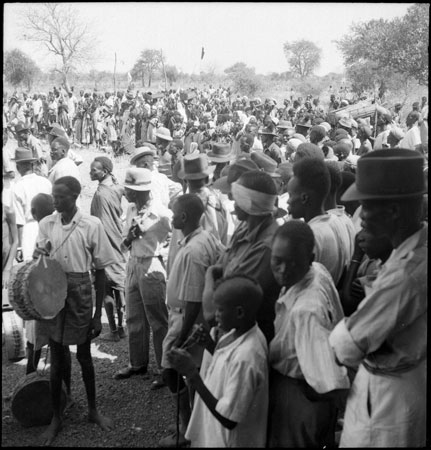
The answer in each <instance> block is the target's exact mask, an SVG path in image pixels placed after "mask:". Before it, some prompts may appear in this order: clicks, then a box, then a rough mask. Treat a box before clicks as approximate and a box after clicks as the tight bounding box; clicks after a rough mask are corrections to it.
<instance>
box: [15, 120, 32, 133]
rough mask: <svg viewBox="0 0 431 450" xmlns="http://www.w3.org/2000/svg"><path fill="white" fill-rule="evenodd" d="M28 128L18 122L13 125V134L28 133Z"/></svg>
mask: <svg viewBox="0 0 431 450" xmlns="http://www.w3.org/2000/svg"><path fill="white" fill-rule="evenodd" d="M29 129H30V127H29V126H28V125H26V124H25V123H24V122H18V123H17V124H16V125H15V133H21V131H28V130H29Z"/></svg>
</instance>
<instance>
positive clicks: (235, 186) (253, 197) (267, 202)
mask: <svg viewBox="0 0 431 450" xmlns="http://www.w3.org/2000/svg"><path fill="white" fill-rule="evenodd" d="M232 197H233V199H234V200H235V203H236V204H237V205H238V206H239V207H240V208H241V209H242V210H243V211H244V212H246V213H247V214H250V215H251V216H266V215H268V214H272V213H273V212H274V211H276V210H277V207H276V206H275V200H276V198H277V195H271V194H265V193H264V192H259V191H255V190H253V189H249V188H246V187H244V186H243V185H241V184H239V183H238V182H235V183H232Z"/></svg>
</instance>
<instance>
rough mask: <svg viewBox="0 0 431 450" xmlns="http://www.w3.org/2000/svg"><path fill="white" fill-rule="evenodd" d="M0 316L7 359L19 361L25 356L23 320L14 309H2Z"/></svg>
mask: <svg viewBox="0 0 431 450" xmlns="http://www.w3.org/2000/svg"><path fill="white" fill-rule="evenodd" d="M2 318H3V324H2V326H3V331H4V345H5V346H6V353H7V359H8V360H9V361H12V362H17V361H21V359H23V358H25V357H26V352H25V339H24V323H23V320H22V319H21V317H19V316H18V315H17V314H16V312H15V311H3V313H2Z"/></svg>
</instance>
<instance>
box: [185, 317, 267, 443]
mask: <svg viewBox="0 0 431 450" xmlns="http://www.w3.org/2000/svg"><path fill="white" fill-rule="evenodd" d="M233 331H234V330H232V331H231V332H229V333H227V334H226V335H224V336H223V337H222V338H221V339H220V341H219V343H218V344H217V347H216V349H215V351H214V354H213V355H210V354H209V353H208V352H205V356H204V358H206V359H209V361H205V362H203V363H202V369H201V377H202V379H203V382H204V384H205V386H206V387H207V388H208V390H209V391H210V392H211V394H212V395H213V396H214V397H215V398H216V399H217V400H218V401H217V405H216V411H217V412H218V413H219V414H221V415H222V416H223V417H225V418H226V419H229V420H231V421H233V422H237V425H236V426H235V428H234V429H232V430H228V429H227V428H226V427H224V426H223V425H222V424H221V423H220V422H219V421H218V420H217V419H216V418H215V417H214V416H213V414H212V413H211V411H210V410H209V409H208V407H207V406H206V405H205V403H204V402H203V400H202V399H201V397H200V395H199V394H198V393H196V395H195V403H194V407H193V410H192V415H191V417H190V421H189V425H188V428H187V432H186V437H187V439H190V440H191V442H192V444H191V445H192V447H202V448H205V447H244V448H249V447H265V443H266V426H267V414H268V348H267V344H266V341H265V337H264V335H263V334H262V332H261V331H260V329H259V328H258V327H257V325H255V326H254V327H253V328H251V329H250V330H249V331H247V332H246V333H244V334H243V335H242V336H240V337H239V338H237V339H235V340H233V341H232V332H233Z"/></svg>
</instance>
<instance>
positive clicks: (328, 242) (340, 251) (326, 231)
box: [308, 214, 350, 284]
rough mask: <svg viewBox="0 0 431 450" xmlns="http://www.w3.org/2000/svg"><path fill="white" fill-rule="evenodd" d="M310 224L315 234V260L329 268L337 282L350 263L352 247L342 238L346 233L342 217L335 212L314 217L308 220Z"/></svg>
mask: <svg viewBox="0 0 431 450" xmlns="http://www.w3.org/2000/svg"><path fill="white" fill-rule="evenodd" d="M308 225H310V228H311V229H312V230H313V234H314V260H315V261H317V262H320V263H322V264H323V265H324V266H325V267H326V268H327V269H328V271H329V273H330V274H331V275H332V279H333V280H334V283H335V284H337V283H338V282H339V281H340V278H341V275H342V274H343V271H344V268H345V267H346V266H347V265H348V264H349V263H350V257H349V254H350V249H348V248H346V245H345V243H344V242H343V239H342V234H345V230H344V227H343V226H342V225H341V224H340V219H339V218H338V217H336V216H334V215H333V214H321V215H319V216H316V217H313V218H312V219H311V220H309V221H308ZM340 228H341V231H342V233H341V234H340Z"/></svg>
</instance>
